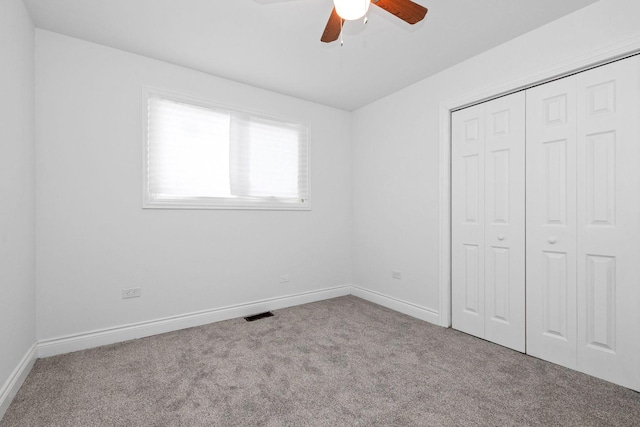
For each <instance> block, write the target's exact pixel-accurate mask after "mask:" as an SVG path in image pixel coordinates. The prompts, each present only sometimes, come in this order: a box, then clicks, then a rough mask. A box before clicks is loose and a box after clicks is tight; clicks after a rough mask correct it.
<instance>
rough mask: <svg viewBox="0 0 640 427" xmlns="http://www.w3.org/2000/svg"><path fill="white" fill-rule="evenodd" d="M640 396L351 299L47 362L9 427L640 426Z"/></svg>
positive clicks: (11, 414)
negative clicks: (317, 426) (255, 426)
mask: <svg viewBox="0 0 640 427" xmlns="http://www.w3.org/2000/svg"><path fill="white" fill-rule="evenodd" d="M639 423H640V396H639V395H638V393H635V392H633V391H631V390H628V389H625V388H622V387H618V386H615V385H613V384H610V383H607V382H605V381H600V380H597V379H595V378H591V377H589V376H587V375H583V374H580V373H577V372H574V371H571V370H569V369H565V368H562V367H560V366H556V365H553V364H551V363H547V362H544V361H541V360H538V359H535V358H532V357H529V356H525V355H522V354H520V353H517V352H514V351H511V350H508V349H506V348H504V347H500V346H498V345H495V344H491V343H488V342H485V341H483V340H480V339H476V338H473V337H471V336H469V335H465V334H463V333H460V332H457V331H454V330H451V329H443V328H440V327H437V326H433V325H430V324H428V323H425V322H422V321H419V320H416V319H413V318H410V317H407V316H404V315H402V314H399V313H396V312H393V311H391V310H387V309H385V308H382V307H379V306H377V305H373V304H370V303H368V302H366V301H363V300H361V299H358V298H355V297H352V296H349V297H342V298H337V299H333V300H328V301H323V302H318V303H313V304H307V305H303V306H298V307H293V308H289V309H284V310H278V311H276V312H275V317H270V318H266V319H262V320H258V321H256V322H251V323H249V322H245V321H244V319H235V320H230V321H226V322H220V323H215V324H211V325H206V326H202V327H198V328H192V329H188V330H183V331H178V332H172V333H168V334H164V335H158V336H154V337H149V338H144V339H139V340H134V341H129V342H125V343H120V344H115V345H110V346H106V347H101V348H97V349H92V350H85V351H81V352H77V353H71V354H67V355H62V356H56V357H51V358H48V359H41V360H38V362H37V363H36V365H35V367H34V368H33V370H32V371H31V374H30V375H29V377H28V378H27V380H26V382H25V384H24V385H23V386H22V388H21V390H20V392H19V393H18V395H17V396H16V398H15V400H14V401H13V403H12V405H11V407H10V408H9V410H8V412H7V413H6V415H5V417H4V418H3V420H2V421H1V422H0V425H1V426H2V427H9V426H93V425H106V426H114V425H118V426H178V425H180V426H209V425H220V426H234V425H243V426H245V425H261V426H262V425H264V426H283V425H287V426H292V425H294V426H298V425H300V426H302V425H326V426H338V425H361V426H372V425H379V426H393V425H397V426H409V425H420V426H429V425H432V426H443V425H492V426H494V425H495V426H497V425H544V426H551V425H558V426H604V425H619V426H622V425H624V426H632V425H636V426H637V425H639Z"/></svg>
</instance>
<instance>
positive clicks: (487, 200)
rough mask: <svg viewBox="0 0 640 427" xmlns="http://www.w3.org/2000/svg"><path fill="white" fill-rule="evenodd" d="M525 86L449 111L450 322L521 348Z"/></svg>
mask: <svg viewBox="0 0 640 427" xmlns="http://www.w3.org/2000/svg"><path fill="white" fill-rule="evenodd" d="M524 96H525V94H524V92H519V93H515V94H512V95H509V96H505V97H502V98H498V99H495V100H492V101H489V102H486V103H483V104H480V105H476V106H473V107H469V108H465V109H463V110H460V111H456V112H454V113H453V115H452V181H451V185H452V194H453V197H452V325H453V327H454V328H455V329H458V330H461V331H463V332H467V333H469V334H472V335H475V336H478V337H480V338H485V339H487V340H490V341H493V342H496V343H498V344H501V345H504V346H506V347H510V348H513V349H515V350H518V351H521V352H524V351H525V240H524V233H525V225H524V221H525V216H524V215H525V212H524V209H525V194H524V188H525V181H524V180H525V110H524V108H525V99H524Z"/></svg>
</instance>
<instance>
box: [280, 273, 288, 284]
mask: <svg viewBox="0 0 640 427" xmlns="http://www.w3.org/2000/svg"><path fill="white" fill-rule="evenodd" d="M289 282H290V278H289V275H288V274H283V275H281V276H280V283H289Z"/></svg>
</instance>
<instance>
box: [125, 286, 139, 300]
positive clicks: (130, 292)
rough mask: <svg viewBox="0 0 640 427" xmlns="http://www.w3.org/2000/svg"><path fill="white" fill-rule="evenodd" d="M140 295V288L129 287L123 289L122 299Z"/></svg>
mask: <svg viewBox="0 0 640 427" xmlns="http://www.w3.org/2000/svg"><path fill="white" fill-rule="evenodd" d="M139 296H140V288H128V289H123V290H122V299H126V298H137V297H139Z"/></svg>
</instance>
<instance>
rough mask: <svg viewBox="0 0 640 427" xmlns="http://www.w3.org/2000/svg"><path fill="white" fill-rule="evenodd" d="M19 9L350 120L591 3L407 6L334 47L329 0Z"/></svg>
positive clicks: (103, 2)
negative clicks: (326, 33) (412, 21)
mask: <svg viewBox="0 0 640 427" xmlns="http://www.w3.org/2000/svg"><path fill="white" fill-rule="evenodd" d="M24 1H25V4H26V5H27V7H28V9H29V11H30V13H31V16H32V18H33V21H34V23H35V25H36V26H37V27H39V28H43V29H46V30H50V31H55V32H58V33H62V34H66V35H69V36H73V37H77V38H80V39H84V40H88V41H92V42H95V43H100V44H103V45H106V46H111V47H114V48H117V49H121V50H125V51H128V52H132V53H136V54H140V55H144V56H148V57H151V58H156V59H159V60H162V61H166V62H170V63H174V64H178V65H182V66H185V67H189V68H193V69H196V70H200V71H203V72H206V73H210V74H214V75H216V76H220V77H225V78H228V79H232V80H235V81H239V82H243V83H247V84H250V85H254V86H258V87H261V88H265V89H269V90H273V91H276V92H280V93H284V94H287V95H292V96H295V97H298V98H302V99H307V100H310V101H314V102H318V103H321V104H325V105H329V106H333V107H337V108H340V109H344V110H348V111H351V110H354V109H356V108H358V107H361V106H363V105H366V104H368V103H370V102H372V101H374V100H376V99H379V98H381V97H383V96H385V95H388V94H390V93H392V92H395V91H397V90H398V89H401V88H403V87H406V86H408V85H410V84H412V83H415V82H417V81H419V80H421V79H424V78H425V77H428V76H430V75H433V74H435V73H437V72H439V71H441V70H444V69H446V68H448V67H450V66H452V65H454V64H456V63H459V62H461V61H463V60H465V59H467V58H470V57H472V56H475V55H477V54H479V53H481V52H483V51H485V50H487V49H490V48H492V47H494V46H497V45H499V44H501V43H504V42H506V41H507V40H510V39H512V38H514V37H516V36H518V35H521V34H524V33H526V32H528V31H531V30H532V29H534V28H537V27H540V26H542V25H544V24H546V23H548V22H551V21H553V20H555V19H558V18H560V17H562V16H564V15H566V14H568V13H571V12H572V11H574V10H577V9H579V8H581V7H584V6H586V5H588V4H591V3H594V2H595V1H596V0H415V1H416V3H420V4H422V5H424V6H425V7H427V8H428V9H429V13H428V14H427V17H426V19H425V20H424V21H422V22H420V23H418V24H416V25H415V26H410V25H408V24H406V23H404V22H402V21H400V20H399V19H398V18H396V17H394V16H393V15H391V14H389V13H387V12H385V11H383V10H382V9H380V8H378V7H376V6H373V5H372V6H371V10H370V13H369V23H368V24H367V25H366V26H365V25H364V24H363V23H362V22H361V21H352V22H347V23H346V24H345V28H344V46H342V47H341V46H340V43H339V42H334V43H332V44H325V43H321V42H320V36H321V34H322V31H323V30H324V26H325V24H326V21H327V19H328V17H329V14H330V13H331V10H332V7H333V3H332V0H24Z"/></svg>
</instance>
